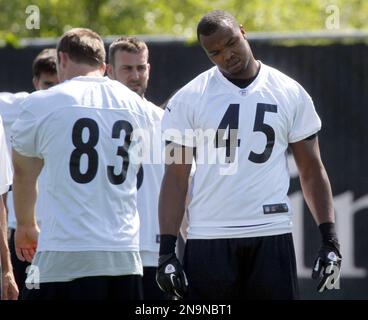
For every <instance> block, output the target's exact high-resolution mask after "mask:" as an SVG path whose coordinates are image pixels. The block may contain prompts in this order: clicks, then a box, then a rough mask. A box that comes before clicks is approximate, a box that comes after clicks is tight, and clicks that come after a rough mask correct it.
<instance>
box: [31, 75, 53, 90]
mask: <svg viewBox="0 0 368 320" xmlns="http://www.w3.org/2000/svg"><path fill="white" fill-rule="evenodd" d="M58 83H59V80H58V76H57V73H48V72H41V74H40V76H39V77H34V78H33V86H34V88H35V89H36V90H45V89H48V88H50V87H52V86H54V85H56V84H58Z"/></svg>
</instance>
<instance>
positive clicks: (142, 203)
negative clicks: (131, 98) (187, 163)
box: [137, 100, 165, 266]
mask: <svg viewBox="0 0 368 320" xmlns="http://www.w3.org/2000/svg"><path fill="white" fill-rule="evenodd" d="M145 102H146V103H147V105H148V106H149V108H151V110H152V111H153V116H154V121H155V130H154V135H153V136H152V137H151V138H152V141H151V155H150V158H151V159H152V160H154V157H155V155H156V156H157V155H162V151H163V150H164V142H163V140H162V138H161V119H162V117H163V114H164V110H163V109H161V108H159V107H157V106H156V105H154V104H153V103H151V102H149V101H146V100H145ZM153 140H154V141H153ZM155 152H156V153H155ZM154 153H155V155H154ZM152 162H153V163H152V164H149V163H143V164H142V169H141V170H140V172H139V174H138V195H137V207H138V213H139V218H140V250H141V253H142V254H141V257H142V262H143V265H144V266H157V262H158V252H159V234H160V228H159V224H158V198H159V194H160V188H161V182H162V178H163V176H164V170H165V166H164V163H163V162H162V161H152ZM155 162H159V163H155Z"/></svg>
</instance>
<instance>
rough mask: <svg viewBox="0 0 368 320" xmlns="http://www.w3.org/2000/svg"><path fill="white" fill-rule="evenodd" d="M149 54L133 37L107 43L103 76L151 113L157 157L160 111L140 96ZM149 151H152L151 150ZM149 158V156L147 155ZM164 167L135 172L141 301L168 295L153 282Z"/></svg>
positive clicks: (144, 166)
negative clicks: (136, 97) (137, 98)
mask: <svg viewBox="0 0 368 320" xmlns="http://www.w3.org/2000/svg"><path fill="white" fill-rule="evenodd" d="M148 58H149V51H148V47H147V45H146V43H145V42H144V41H142V40H139V39H137V38H135V37H121V38H119V39H117V40H115V41H114V42H112V43H111V45H110V47H109V64H108V65H107V73H108V75H109V77H110V78H111V79H114V80H117V81H119V82H121V83H122V84H124V85H126V86H127V87H128V88H129V89H131V90H133V91H134V92H136V93H137V94H138V95H140V96H141V98H142V99H143V100H144V101H145V102H146V103H147V105H148V106H149V107H150V108H151V110H152V111H153V115H154V118H155V123H156V130H155V133H156V136H154V139H155V141H156V142H157V143H156V144H155V146H156V147H157V148H158V150H156V151H158V154H159V155H161V154H162V150H163V147H164V145H163V142H162V138H161V119H162V116H163V114H164V110H163V109H161V108H160V107H158V106H156V105H154V104H153V103H152V102H150V101H147V100H146V99H145V97H144V94H145V92H146V89H147V84H148V79H149V72H150V64H149V62H148ZM152 152H153V150H152ZM151 158H152V159H153V154H151ZM163 175H164V164H163V162H162V161H159V163H152V164H149V163H147V164H146V163H144V164H142V166H141V168H140V170H139V172H138V184H137V187H138V194H137V206H138V213H139V218H140V255H141V259H142V263H143V298H144V299H145V300H154V299H157V300H160V299H168V298H169V297H168V295H167V294H166V293H164V292H163V291H161V290H160V289H159V287H158V285H157V282H156V280H155V277H156V269H157V261H158V252H159V233H160V231H159V225H158V197H159V193H160V186H161V181H162V177H163Z"/></svg>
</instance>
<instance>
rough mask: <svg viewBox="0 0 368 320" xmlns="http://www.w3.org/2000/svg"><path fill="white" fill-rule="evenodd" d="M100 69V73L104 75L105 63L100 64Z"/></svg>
mask: <svg viewBox="0 0 368 320" xmlns="http://www.w3.org/2000/svg"><path fill="white" fill-rule="evenodd" d="M100 71H101V74H102V75H103V76H104V75H105V72H106V63H103V64H101V66H100Z"/></svg>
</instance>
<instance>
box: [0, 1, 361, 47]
mask: <svg viewBox="0 0 368 320" xmlns="http://www.w3.org/2000/svg"><path fill="white" fill-rule="evenodd" d="M30 5H34V6H37V7H38V8H39V12H40V24H39V25H40V28H39V29H29V28H27V24H26V21H27V18H28V19H29V18H30V14H29V13H26V8H27V7H28V6H30ZM213 9H223V10H227V11H229V12H231V13H232V14H233V15H234V16H235V17H236V18H237V19H238V21H239V23H242V24H243V25H244V27H245V28H246V30H248V31H252V32H255V31H263V32H267V31H272V32H277V31H279V32H282V31H302V30H308V31H313V30H326V19H328V18H329V17H330V16H331V14H339V17H338V21H339V26H338V28H339V30H351V29H358V30H368V22H367V21H368V19H367V17H368V0H303V1H300V0H211V1H209V0H78V1H71V0H32V1H30V0H0V38H2V39H3V40H5V41H7V42H8V43H11V42H14V43H15V42H16V39H19V38H25V37H27V38H29V37H31V38H33V37H58V36H60V35H61V34H62V33H63V32H64V31H65V30H68V29H70V28H72V27H77V26H78V27H88V28H91V29H93V30H95V31H97V32H98V33H100V34H101V35H103V36H107V35H123V34H130V35H142V34H144V35H173V36H183V37H186V38H188V39H193V38H195V36H196V26H197V23H198V21H199V19H200V18H201V16H202V15H203V14H205V13H206V12H207V11H210V10H213ZM331 10H332V11H331ZM334 21H337V20H336V19H335V20H334Z"/></svg>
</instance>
